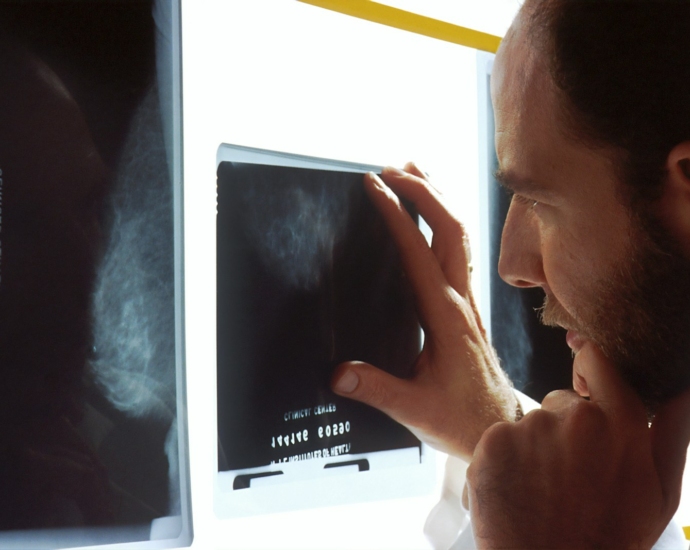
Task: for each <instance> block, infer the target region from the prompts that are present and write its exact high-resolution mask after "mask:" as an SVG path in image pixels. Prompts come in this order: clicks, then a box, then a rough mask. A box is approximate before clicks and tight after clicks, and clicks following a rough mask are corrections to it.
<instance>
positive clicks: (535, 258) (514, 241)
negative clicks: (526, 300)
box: [498, 200, 546, 288]
mask: <svg viewBox="0 0 690 550" xmlns="http://www.w3.org/2000/svg"><path fill="white" fill-rule="evenodd" d="M498 274H499V275H500V276H501V279H503V280H504V281H505V282H506V283H508V284H510V285H513V286H516V287H520V288H529V287H535V286H543V285H544V284H546V277H545V275H544V265H543V261H542V254H541V237H540V233H539V225H538V220H537V219H536V218H535V214H534V213H533V212H532V211H531V210H530V208H529V206H527V205H525V204H521V203H518V202H517V201H515V200H513V201H512V202H511V203H510V208H509V209H508V215H507V216H506V221H505V224H504V226H503V235H502V236H501V255H500V258H499V260H498Z"/></svg>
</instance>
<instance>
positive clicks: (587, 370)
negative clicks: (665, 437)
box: [573, 342, 647, 427]
mask: <svg viewBox="0 0 690 550" xmlns="http://www.w3.org/2000/svg"><path fill="white" fill-rule="evenodd" d="M573 370H575V371H577V372H578V373H579V375H580V376H581V377H582V378H583V379H584V382H585V385H586V388H587V391H588V393H589V396H590V400H591V401H592V402H593V403H596V404H597V405H598V406H599V407H601V409H602V410H603V411H604V412H605V413H607V415H609V416H610V417H611V418H612V419H613V420H614V421H616V422H617V423H618V424H619V425H623V424H629V425H633V426H640V425H642V426H645V427H646V426H647V411H646V410H645V407H644V405H643V403H642V401H641V400H640V398H639V397H638V396H637V394H636V393H635V392H634V391H633V390H632V388H631V387H630V386H629V385H628V384H627V383H626V382H625V380H623V378H622V377H621V375H620V374H619V373H618V370H617V369H616V367H615V366H614V365H613V363H611V361H609V360H608V359H607V358H606V357H605V356H604V354H603V353H602V352H601V350H600V349H599V348H598V347H597V346H596V345H595V344H593V343H592V342H587V343H586V344H585V345H584V346H583V347H582V349H581V350H580V351H579V352H578V353H577V354H576V355H575V359H574V361H573Z"/></svg>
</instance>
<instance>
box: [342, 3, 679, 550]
mask: <svg viewBox="0 0 690 550" xmlns="http://www.w3.org/2000/svg"><path fill="white" fill-rule="evenodd" d="M689 27H690V5H688V3H681V2H651V1H650V2H644V1H638V2H606V1H599V2H594V1H591V2H582V1H573V0H543V1H541V0H527V2H526V3H525V5H524V6H523V7H522V9H521V10H520V13H519V15H518V16H517V18H516V20H515V21H514V23H513V25H512V26H511V28H510V30H509V32H508V34H507V35H506V38H505V40H504V41H503V43H502V45H501V48H500V50H499V52H498V54H497V57H496V60H495V64H494V71H493V77H492V84H491V87H492V100H493V104H494V110H495V116H496V149H497V156H498V160H499V165H500V170H499V172H498V174H497V176H498V178H499V180H501V181H502V183H503V184H504V185H505V186H506V187H508V189H509V190H511V191H512V192H514V193H515V195H514V197H513V199H512V202H511V206H510V210H509V212H508V216H507V220H506V224H505V228H504V233H503V240H502V250H501V258H500V262H499V273H500V274H501V276H502V277H503V278H504V280H506V281H507V282H509V283H511V284H513V285H515V286H518V287H535V286H537V287H540V288H542V289H543V290H544V292H545V295H546V299H545V304H544V308H543V311H542V312H541V315H542V319H543V321H544V322H545V323H547V324H552V325H559V326H562V327H564V328H566V329H568V334H567V337H566V338H567V342H568V345H569V346H570V347H571V348H572V350H573V354H574V361H573V387H574V389H575V391H576V392H577V393H575V392H565V391H558V392H553V393H551V394H549V395H548V396H547V397H546V398H545V399H544V401H543V402H542V406H541V409H540V410H535V411H533V412H531V413H529V414H527V415H526V416H525V417H524V418H522V419H520V418H521V416H522V411H521V408H520V406H519V404H518V400H517V398H516V396H515V394H514V393H513V391H512V390H511V387H510V383H509V381H508V380H507V379H506V377H505V376H504V375H503V373H502V371H501V369H500V368H499V365H498V361H497V359H496V357H495V354H494V352H493V351H492V349H491V347H490V345H489V343H488V342H487V339H486V335H485V332H484V329H483V328H482V325H481V321H480V319H479V316H478V314H477V310H476V307H475V305H474V299H473V297H472V293H471V290H470V287H469V276H470V270H469V268H468V247H467V244H466V242H465V239H464V233H463V230H462V227H461V225H460V224H459V222H458V221H457V220H455V219H454V218H453V217H452V216H451V215H450V214H449V213H448V212H447V210H446V209H445V208H444V206H443V203H442V199H441V197H440V196H439V194H438V193H437V192H436V191H435V190H434V188H433V187H432V186H431V185H430V183H429V182H428V181H426V180H425V178H424V176H423V173H422V172H420V171H419V170H418V169H417V168H416V167H415V166H413V165H408V166H407V167H406V170H405V171H396V170H394V169H387V170H386V171H384V173H383V176H382V179H383V180H384V181H385V184H384V183H383V182H382V181H381V180H380V179H379V178H376V177H375V176H373V175H370V176H368V178H367V180H366V186H367V189H368V190H369V193H370V196H371V198H372V200H373V201H374V203H375V204H376V205H377V206H378V207H379V209H380V210H381V212H382V214H383V215H384V217H385V218H386V220H387V222H388V224H389V227H390V230H391V233H392V234H393V236H394V238H395V239H396V241H397V242H398V245H399V247H400V251H401V255H402V257H403V259H404V262H405V266H406V269H407V271H408V274H409V277H410V280H411V281H412V284H413V287H414V290H415V292H416V296H417V301H418V309H419V315H420V319H421V320H422V325H423V328H424V330H425V334H426V339H425V347H424V349H423V351H422V353H421V354H420V356H419V359H418V361H417V365H416V374H415V376H414V378H413V379H411V380H399V379H395V378H393V377H391V376H389V375H386V374H385V373H382V372H381V371H379V370H377V369H375V367H373V366H371V365H366V364H361V363H348V364H345V365H342V366H341V367H340V368H339V369H338V371H337V372H336V374H335V376H334V390H335V391H336V392H338V393H340V394H341V395H347V396H349V397H352V398H355V399H358V400H361V401H363V402H366V403H368V404H370V405H373V406H375V407H377V408H379V409H381V410H382V411H384V412H386V413H387V414H389V415H390V416H392V417H393V418H395V419H396V420H398V421H399V422H401V423H403V424H405V425H406V426H408V427H409V428H410V429H411V430H412V431H413V432H414V433H416V434H417V435H418V436H419V437H420V438H421V439H423V440H425V441H427V442H428V443H430V444H432V445H434V446H435V447H437V448H440V449H442V450H444V451H446V452H448V453H450V454H453V455H455V456H458V457H461V458H463V459H465V460H467V461H471V464H470V466H469V469H468V472H467V487H468V491H467V496H468V499H467V500H468V503H467V504H468V506H469V510H470V512H471V517H472V527H473V530H474V535H475V540H476V543H477V544H478V545H479V546H480V547H483V548H570V547H572V548H590V547H601V548H613V547H616V548H618V547H626V548H627V547H634V548H650V547H652V546H653V545H654V544H655V543H656V542H657V540H658V539H659V537H660V536H661V535H662V533H663V532H664V529H665V528H666V526H667V525H668V523H669V521H670V519H671V517H672V516H673V514H674V512H675V510H676V508H677V506H678V501H679V498H680V486H681V478H682V472H683V467H684V463H685V453H686V449H687V447H688V441H689V440H690V392H688V391H685V390H687V388H688V387H689V386H690V383H689V378H690V364H688V363H689V362H690V342H689V336H690V331H689V330H688V328H690V116H689V114H690V109H688V105H690V101H689V100H690V69H688V64H687V62H686V60H685V56H686V52H687V51H690V43H688V40H689V37H690V28H689ZM391 189H392V190H393V191H395V192H396V193H398V194H400V195H402V196H405V197H407V198H409V199H411V200H413V201H414V202H415V203H416V205H417V207H418V209H419V211H420V213H421V214H422V215H423V216H424V217H425V218H426V219H427V221H428V222H429V225H430V226H431V228H432V230H433V232H434V239H433V243H432V246H431V247H430V248H429V247H427V246H426V243H425V242H424V240H423V238H422V237H421V235H420V234H419V232H418V231H417V230H416V228H415V227H414V224H413V223H412V222H411V220H409V218H406V217H405V216H404V211H403V210H402V209H401V207H400V205H399V202H398V200H397V198H396V196H395V194H394V193H393V192H392V191H391ZM516 421H517V422H516ZM650 421H651V422H650Z"/></svg>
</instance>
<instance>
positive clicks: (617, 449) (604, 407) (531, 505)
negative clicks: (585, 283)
mask: <svg viewBox="0 0 690 550" xmlns="http://www.w3.org/2000/svg"><path fill="white" fill-rule="evenodd" d="M574 363H575V364H574V370H575V371H576V372H578V374H579V375H580V376H581V377H582V378H583V379H584V381H585V382H586V387H587V389H588V393H589V400H585V399H584V398H583V397H580V396H579V395H577V394H576V393H574V392H572V391H556V392H552V393H550V394H548V395H547V396H546V397H545V398H544V401H543V402H542V408H541V409H540V410H535V411H532V412H530V413H529V414H527V415H526V416H525V417H524V418H523V419H522V420H521V421H520V422H517V423H499V424H496V425H494V426H493V427H491V428H490V429H488V430H487V431H486V432H485V434H484V436H483V437H482V439H481V441H480V442H479V444H478V445H477V447H476V450H475V454H474V459H473V461H472V463H471V464H470V467H469V469H468V471H467V480H468V485H469V506H470V511H471V512H472V525H473V528H474V534H475V538H476V541H477V544H478V546H479V547H480V548H530V549H537V548H651V547H652V546H653V545H654V543H655V542H656V541H657V539H658V538H659V536H660V535H661V533H662V532H663V531H664V529H665V528H666V526H667V525H668V523H669V521H670V520H671V518H672V516H673V514H674V513H675V510H676V508H677V507H678V502H679V500H680V489H681V481H682V473H683V466H684V464H685V454H686V449H687V447H688V441H689V440H690V392H686V393H684V394H682V395H680V396H679V397H677V398H675V399H673V400H671V401H670V402H668V403H667V404H665V405H664V406H662V407H661V408H660V410H659V411H658V412H657V414H656V415H655V417H654V419H653V421H652V424H651V427H650V426H649V424H648V419H647V413H646V410H645V408H644V406H643V404H642V402H641V400H640V399H639V397H638V396H637V395H636V394H635V393H634V392H633V390H632V389H631V388H630V387H629V386H628V385H627V384H626V383H625V382H624V380H623V379H622V378H621V377H620V375H619V374H618V371H617V370H616V368H615V367H614V366H613V365H612V364H611V363H610V362H609V361H608V360H607V359H606V358H605V357H604V356H603V354H602V353H601V352H600V351H599V349H598V348H597V347H596V346H595V345H594V344H592V343H591V342H588V343H587V344H585V346H584V347H583V348H582V349H581V350H580V351H579V352H578V354H577V355H576V357H575V362H574Z"/></svg>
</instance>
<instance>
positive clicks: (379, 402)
mask: <svg viewBox="0 0 690 550" xmlns="http://www.w3.org/2000/svg"><path fill="white" fill-rule="evenodd" d="M363 382H364V381H363ZM358 389H359V390H360V391H359V397H360V399H361V400H362V401H365V402H366V403H368V404H369V405H372V406H374V407H377V408H380V407H381V406H384V405H386V404H387V403H388V401H389V400H390V392H389V391H388V388H386V386H385V385H384V384H382V383H381V381H380V380H378V379H377V378H376V377H375V376H368V377H367V378H366V381H365V382H364V383H362V384H360V388H358Z"/></svg>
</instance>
